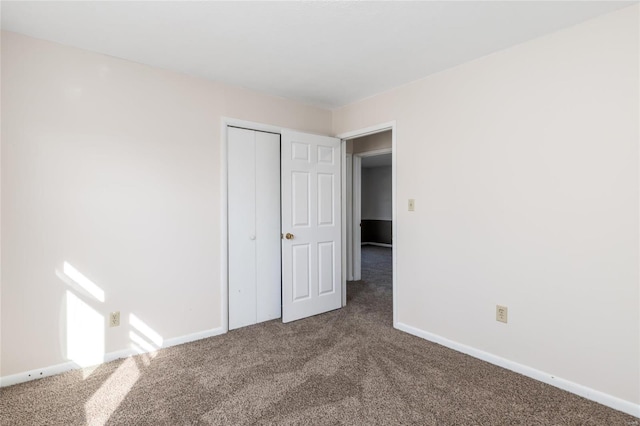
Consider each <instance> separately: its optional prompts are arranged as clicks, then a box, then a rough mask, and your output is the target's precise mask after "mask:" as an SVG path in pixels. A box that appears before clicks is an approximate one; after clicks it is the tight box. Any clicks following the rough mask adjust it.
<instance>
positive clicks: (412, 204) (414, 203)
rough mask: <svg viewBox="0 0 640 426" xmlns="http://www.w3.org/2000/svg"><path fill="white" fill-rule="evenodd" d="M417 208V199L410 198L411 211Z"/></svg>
mask: <svg viewBox="0 0 640 426" xmlns="http://www.w3.org/2000/svg"><path fill="white" fill-rule="evenodd" d="M415 210H416V200H414V199H413V198H409V211H410V212H413V211H415Z"/></svg>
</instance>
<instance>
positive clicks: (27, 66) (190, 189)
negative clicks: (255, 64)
mask: <svg viewBox="0 0 640 426" xmlns="http://www.w3.org/2000/svg"><path fill="white" fill-rule="evenodd" d="M2 89H3V90H2V277H1V279H2V307H1V308H2V316H1V321H2V329H1V333H2V334H1V335H2V349H1V359H2V366H1V368H2V369H1V371H0V374H1V375H2V376H7V375H12V374H16V373H20V372H24V371H26V370H31V369H38V368H42V367H47V366H52V365H56V364H60V363H63V362H65V361H67V359H71V360H73V361H78V362H79V363H81V362H83V361H84V362H86V363H90V361H91V360H95V359H98V358H100V357H101V355H102V353H104V352H107V353H109V352H113V351H118V350H122V349H126V348H129V347H130V345H131V342H132V338H131V336H130V332H131V331H133V332H136V333H138V334H144V333H143V332H142V331H141V330H140V329H141V328H142V329H145V327H144V326H140V325H139V324H138V327H137V328H136V327H134V326H133V325H131V324H130V323H129V315H130V314H134V315H135V316H136V317H137V318H138V319H139V320H141V321H142V322H144V323H145V324H146V325H147V326H148V327H149V328H150V329H152V330H153V331H154V332H155V333H157V335H154V334H153V332H152V333H150V334H151V336H146V337H144V339H145V340H146V341H147V343H148V344H150V345H158V344H160V343H162V342H164V341H166V340H167V339H173V338H177V337H181V336H186V335H191V334H192V333H200V332H204V333H205V334H206V333H208V332H210V331H212V330H213V331H215V330H216V329H218V328H219V327H221V312H220V307H221V289H222V288H221V271H220V263H221V261H220V256H221V251H220V245H221V236H220V228H221V217H220V209H221V168H220V165H221V145H220V138H221V132H220V121H221V116H227V117H233V118H238V119H243V120H250V121H256V122H263V123H269V124H272V125H277V126H283V127H288V128H294V129H300V130H303V131H308V132H314V133H323V134H329V133H330V131H331V120H332V117H331V112H330V111H327V110H322V109H318V108H314V107H310V106H306V105H301V104H299V103H296V102H291V101H287V100H284V99H279V98H274V97H270V96H264V95H260V94H257V93H253V92H250V91H247V90H244V89H238V88H233V87H227V86H223V85H220V84H217V83H213V82H209V81H205V80H201V79H197V78H191V77H188V76H185V75H181V74H177V73H173V72H168V71H164V70H161V69H156V68H151V67H148V66H144V65H140V64H136V63H132V62H127V61H123V60H119V59H115V58H113V57H109V56H104V55H99V54H95V53H91V52H87V51H83V50H79V49H75V48H70V47H65V46H61V45H58V44H54V43H49V42H45V41H40V40H36V39H32V38H28V37H24V36H21V35H18V34H14V33H6V32H3V33H2ZM65 262H67V263H68V265H71V266H72V267H73V268H75V270H77V271H78V272H79V273H81V274H82V275H84V277H85V278H86V279H88V280H90V281H92V282H93V283H94V284H95V286H98V287H99V289H98V290H101V291H103V292H104V301H100V300H99V299H100V298H99V297H98V298H95V297H93V296H91V295H90V294H88V293H87V292H86V291H84V290H82V289H81V288H80V287H79V285H78V281H84V279H83V278H81V277H78V276H77V274H75V273H74V272H73V270H71V269H69V267H67V270H66V271H65V266H64V265H65ZM70 275H71V276H73V277H70ZM73 278H75V279H73ZM94 290H95V289H94ZM95 293H96V292H95V291H94V294H95ZM98 293H99V291H98ZM116 310H119V311H120V312H121V315H122V320H121V321H122V325H121V326H120V327H118V328H106V327H105V326H106V317H107V314H108V313H109V312H111V311H116ZM147 331H149V330H147ZM148 334H149V333H148ZM79 341H84V344H80V345H76V346H74V345H75V344H76V343H78V342H79Z"/></svg>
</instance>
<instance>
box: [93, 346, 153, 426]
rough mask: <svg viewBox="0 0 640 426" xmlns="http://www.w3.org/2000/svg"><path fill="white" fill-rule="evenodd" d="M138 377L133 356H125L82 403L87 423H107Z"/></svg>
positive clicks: (138, 373) (138, 372)
mask: <svg viewBox="0 0 640 426" xmlns="http://www.w3.org/2000/svg"><path fill="white" fill-rule="evenodd" d="M139 377H140V370H139V369H138V366H137V365H136V362H135V360H134V359H133V358H127V359H125V360H124V362H123V363H122V364H120V366H119V367H118V368H117V369H116V371H114V372H113V374H111V376H109V378H108V379H107V380H106V381H105V382H104V383H103V384H102V386H100V388H99V389H98V390H97V391H96V392H95V393H94V394H93V396H92V397H91V398H90V399H89V400H88V401H87V402H86V403H85V404H84V409H85V413H86V420H87V423H88V424H92V425H94V424H95V425H103V424H105V423H107V421H108V420H109V418H110V417H111V416H112V415H113V413H114V412H115V411H116V409H117V408H118V407H119V406H120V404H122V401H124V398H125V397H126V396H127V394H128V393H129V392H130V391H131V389H132V388H133V385H134V384H135V383H136V381H138V378H139Z"/></svg>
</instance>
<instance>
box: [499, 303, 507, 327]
mask: <svg viewBox="0 0 640 426" xmlns="http://www.w3.org/2000/svg"><path fill="white" fill-rule="evenodd" d="M508 313H509V310H508V308H507V307H506V306H500V305H496V321H500V322H504V323H506V322H507V315H508Z"/></svg>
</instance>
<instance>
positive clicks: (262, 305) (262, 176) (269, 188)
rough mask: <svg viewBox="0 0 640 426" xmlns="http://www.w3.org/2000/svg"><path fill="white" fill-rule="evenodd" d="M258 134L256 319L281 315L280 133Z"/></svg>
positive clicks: (269, 318) (265, 319)
mask: <svg viewBox="0 0 640 426" xmlns="http://www.w3.org/2000/svg"><path fill="white" fill-rule="evenodd" d="M254 133H255V135H256V201H255V202H256V222H255V223H256V253H257V257H256V262H257V263H256V280H257V283H256V298H257V306H256V315H257V322H262V321H269V320H272V319H275V318H280V315H281V312H282V306H281V301H282V295H281V293H282V279H281V276H282V265H281V263H282V262H281V256H280V250H281V249H280V135H275V134H273V133H264V132H254Z"/></svg>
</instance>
